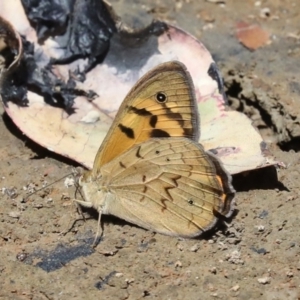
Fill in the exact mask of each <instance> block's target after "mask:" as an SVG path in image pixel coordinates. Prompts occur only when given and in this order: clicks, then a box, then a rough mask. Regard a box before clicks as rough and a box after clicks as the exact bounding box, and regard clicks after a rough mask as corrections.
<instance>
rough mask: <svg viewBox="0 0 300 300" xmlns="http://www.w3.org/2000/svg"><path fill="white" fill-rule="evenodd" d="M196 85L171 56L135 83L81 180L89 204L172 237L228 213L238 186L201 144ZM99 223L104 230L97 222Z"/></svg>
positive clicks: (203, 226) (195, 232)
mask: <svg viewBox="0 0 300 300" xmlns="http://www.w3.org/2000/svg"><path fill="white" fill-rule="evenodd" d="M199 128H200V126H199V117H198V111H197V103H196V100H195V94H194V86H193V83H192V80H191V78H190V75H189V73H188V71H187V70H186V68H185V66H184V65H183V64H181V63H179V62H176V61H173V62H168V63H164V64H161V65H159V66H158V67H156V68H155V69H153V70H151V71H150V72H148V73H147V74H146V75H144V76H143V77H142V78H141V79H140V80H139V81H138V82H137V83H136V85H135V86H134V87H133V88H132V89H131V91H130V92H129V94H128V95H127V97H126V98H125V100H124V102H123V104H122V105H121V107H120V109H119V111H118V113H117V115H116V118H115V120H114V122H113V124H112V126H111V128H110V130H109V132H108V133H107V136H106V137H105V139H104V141H103V143H102V145H101V146H100V149H99V151H98V153H97V155H96V158H95V162H94V167H93V169H92V170H91V171H88V172H86V173H85V174H84V175H83V176H81V178H80V179H79V185H80V187H81V190H82V194H83V197H84V201H80V200H76V201H77V202H78V203H79V204H81V205H82V206H85V207H94V208H95V209H97V210H98V212H99V223H100V217H101V214H108V215H109V214H110V215H114V216H117V217H119V218H122V219H125V220H126V221H129V222H131V223H134V224H137V225H139V226H141V227H143V228H147V229H150V230H152V231H155V232H160V233H164V234H168V235H174V236H182V237H194V236H198V235H199V234H201V233H202V232H203V231H205V230H207V229H209V228H211V227H212V226H213V225H214V224H215V222H216V220H217V219H218V217H219V216H220V215H223V216H226V217H228V216H230V215H231V213H232V199H233V196H234V189H233V188H232V186H231V176H230V175H229V174H228V173H227V172H226V170H225V169H224V168H223V166H222V164H221V163H220V161H219V160H218V159H217V158H216V157H215V156H214V155H213V154H211V153H207V152H205V150H204V149H203V147H202V146H201V145H200V144H198V142H197V141H198V138H199ZM98 229H99V228H98Z"/></svg>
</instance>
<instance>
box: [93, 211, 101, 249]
mask: <svg viewBox="0 0 300 300" xmlns="http://www.w3.org/2000/svg"><path fill="white" fill-rule="evenodd" d="M101 215H102V211H101V210H99V217H98V224H97V232H96V236H95V239H94V242H93V248H95V247H96V246H97V240H98V237H99V236H100V238H101V237H102V234H103V231H102V230H101Z"/></svg>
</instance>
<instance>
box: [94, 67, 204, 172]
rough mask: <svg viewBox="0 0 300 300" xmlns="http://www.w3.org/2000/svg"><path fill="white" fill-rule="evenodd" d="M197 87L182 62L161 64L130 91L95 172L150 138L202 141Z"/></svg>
mask: <svg viewBox="0 0 300 300" xmlns="http://www.w3.org/2000/svg"><path fill="white" fill-rule="evenodd" d="M199 128H200V126H199V116H198V106H197V103H196V99H195V94H194V86H193V82H192V80H191V77H190V75H189V73H188V71H187V70H186V68H185V66H184V65H183V64H181V63H179V62H175V61H173V62H168V63H164V64H161V65H159V66H158V67H156V68H155V69H153V70H152V71H150V72H148V73H147V74H146V75H144V76H143V77H142V78H141V79H140V80H139V81H138V82H137V83H136V85H135V86H134V87H133V88H132V90H131V91H130V92H129V93H128V95H127V96H126V98H125V100H124V101H123V104H122V105H121V107H120V109H119V111H118V113H117V115H116V117H115V120H114V123H113V124H112V126H111V128H110V130H109V132H108V133H107V135H106V137H105V139H104V140H103V142H102V145H101V146H100V149H99V151H98V153H97V156H96V158H95V162H94V167H93V171H92V173H93V175H94V176H95V175H96V174H97V173H98V172H99V170H100V168H101V166H103V165H104V164H105V163H107V162H109V161H111V160H112V159H114V158H115V157H117V156H118V155H120V154H121V153H123V152H125V151H126V150H127V149H129V148H131V147H132V146H133V145H136V144H139V143H142V142H144V141H146V140H148V139H149V138H159V137H187V138H190V139H192V140H195V141H198V138H199Z"/></svg>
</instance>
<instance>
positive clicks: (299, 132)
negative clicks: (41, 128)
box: [0, 0, 300, 300]
mask: <svg viewBox="0 0 300 300" xmlns="http://www.w3.org/2000/svg"><path fill="white" fill-rule="evenodd" d="M212 2H214V1H207V2H204V1H192V0H190V1H188V0H186V1H176V2H175V1H173V0H169V1H167V0H165V1H134V0H130V1H129V0H127V1H112V4H113V5H114V7H115V9H116V10H117V13H118V14H119V15H121V16H123V19H124V21H125V22H130V23H131V24H133V25H134V26H136V27H137V28H139V27H142V25H145V24H147V23H149V22H150V21H151V20H152V18H160V19H162V20H165V21H168V22H171V23H172V24H176V25H178V26H180V27H182V28H183V29H185V30H186V31H188V32H190V33H191V34H193V35H195V36H196V37H197V38H199V39H200V40H201V41H202V42H203V43H204V44H205V45H206V47H207V48H208V49H209V50H210V51H211V53H212V54H213V56H214V58H215V60H216V62H217V63H218V65H219V67H220V68H221V71H222V73H223V76H224V79H225V84H226V88H227V92H228V97H229V101H230V104H231V106H232V107H233V108H235V109H239V110H241V111H243V112H245V113H246V114H247V115H248V116H249V117H250V118H251V119H252V120H253V123H254V125H255V126H256V127H257V128H258V129H259V130H260V131H261V133H262V135H263V136H264V138H265V140H266V142H268V143H269V144H270V149H271V151H272V152H273V154H274V155H276V156H277V158H278V159H279V160H281V161H283V162H284V163H285V165H286V169H284V168H281V169H277V170H276V169H275V168H273V167H272V168H266V169H263V170H258V171H255V172H249V173H248V174H243V175H239V176H235V177H234V187H235V188H236V189H237V195H236V204H237V205H236V214H235V216H234V218H233V219H232V220H231V222H230V223H229V224H228V226H227V227H225V226H224V227H222V228H219V229H217V230H215V231H214V232H213V233H212V234H208V235H207V236H206V237H205V238H202V239H199V240H195V239H194V240H181V239H177V238H172V237H167V236H163V235H159V234H153V233H151V232H149V231H145V230H143V229H141V228H137V227H135V226H132V225H130V224H127V223H125V222H123V221H121V220H117V219H115V218H111V217H103V219H102V220H103V229H104V237H103V239H102V240H101V242H100V243H99V244H98V246H97V248H96V249H92V248H91V247H90V245H91V244H92V242H93V238H94V235H95V232H96V229H97V214H96V213H95V212H93V211H85V212H84V215H85V216H86V217H87V220H86V222H84V221H83V220H82V217H81V215H80V214H78V213H77V210H76V207H75V205H73V204H72V201H71V200H72V199H73V198H74V192H75V190H74V188H73V187H71V188H67V187H66V186H65V185H64V179H63V180H61V181H60V182H58V183H56V184H54V185H52V186H51V187H48V188H46V189H44V190H42V191H40V192H38V193H37V194H35V195H34V196H31V197H30V198H28V199H26V198H24V197H25V196H26V194H27V193H28V192H29V191H30V190H31V189H32V188H33V187H35V188H41V187H43V186H44V185H46V183H52V182H54V181H55V180H57V179H59V178H60V177H61V176H63V175H65V174H68V173H70V172H71V169H72V162H68V161H66V160H64V159H62V158H61V157H58V156H55V155H53V154H52V153H50V152H47V151H46V150H44V149H42V148H41V147H39V146H38V145H36V144H34V143H32V142H31V141H29V140H28V139H26V137H24V136H23V135H22V133H20V132H19V131H18V130H17V129H16V127H15V126H14V125H13V124H12V122H11V121H10V120H9V119H8V117H7V116H6V115H5V114H3V110H1V113H2V115H3V118H2V119H1V120H0V139H1V144H0V172H1V173H0V188H1V194H0V195H1V196H0V199H1V209H0V220H1V227H0V247H1V259H0V299H142V298H146V299H147V298H149V299H233V298H235V299H247V300H250V299H272V300H275V299H300V236H299V224H300V222H299V218H300V214H299V211H298V210H299V196H300V189H299V186H300V181H299V177H300V155H299V152H297V151H299V149H300V147H299V145H300V143H299V140H300V139H299V137H300V114H299V112H300V85H299V69H300V59H299V58H300V51H299V49H300V47H299V46H300V32H299V16H300V5H299V4H297V1H291V0H290V1H271V0H270V1H250V0H248V1H233V0H232V1H223V3H225V4H224V5H222V4H218V3H221V2H222V1H219V2H218V3H212ZM265 8H268V9H269V10H266V9H265ZM239 21H244V22H248V23H250V24H259V25H260V26H261V28H262V29H263V30H265V31H266V32H268V33H269V34H270V41H269V43H268V45H264V46H263V47H261V48H259V49H257V50H255V51H252V52H251V51H249V50H248V49H246V48H245V47H244V46H243V45H241V44H240V43H239V41H238V39H237V38H236V36H235V27H236V24H237V22H239ZM195 63H197V62H195ZM245 134H247V133H245ZM75 220H78V221H77V222H75V223H74V221H75ZM73 223H74V224H73Z"/></svg>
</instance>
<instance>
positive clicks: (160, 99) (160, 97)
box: [156, 92, 167, 103]
mask: <svg viewBox="0 0 300 300" xmlns="http://www.w3.org/2000/svg"><path fill="white" fill-rule="evenodd" d="M156 100H157V101H158V102H159V103H165V102H167V95H166V94H164V93H163V92H158V93H157V94H156Z"/></svg>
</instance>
